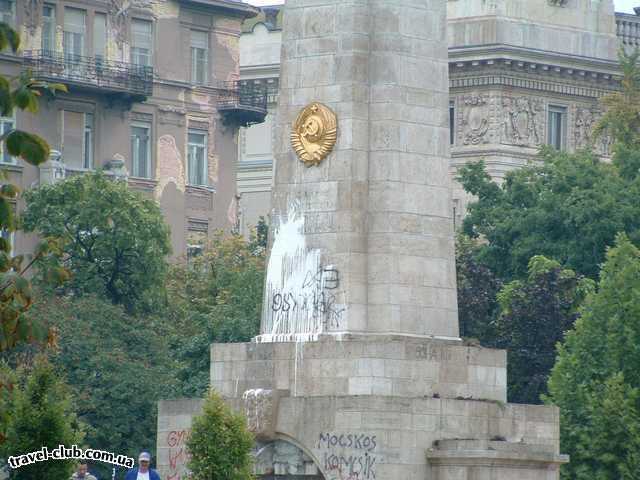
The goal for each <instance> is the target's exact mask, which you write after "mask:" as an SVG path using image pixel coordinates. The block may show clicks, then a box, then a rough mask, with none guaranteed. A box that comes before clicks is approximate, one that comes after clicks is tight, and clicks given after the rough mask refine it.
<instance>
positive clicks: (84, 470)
mask: <svg viewBox="0 0 640 480" xmlns="http://www.w3.org/2000/svg"><path fill="white" fill-rule="evenodd" d="M71 480H97V479H96V477H94V476H93V475H91V474H90V473H89V465H87V462H84V461H80V462H78V466H77V467H76V471H75V472H73V475H71Z"/></svg>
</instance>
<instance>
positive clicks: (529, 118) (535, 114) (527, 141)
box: [501, 96, 544, 147]
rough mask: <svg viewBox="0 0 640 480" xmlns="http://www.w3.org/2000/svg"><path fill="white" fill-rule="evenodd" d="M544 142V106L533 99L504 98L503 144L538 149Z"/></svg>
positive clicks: (539, 100) (536, 99)
mask: <svg viewBox="0 0 640 480" xmlns="http://www.w3.org/2000/svg"><path fill="white" fill-rule="evenodd" d="M543 142H544V104H543V102H542V100H541V99H538V98H532V97H525V96H521V97H502V138H501V143H505V144H508V145H518V146H521V147H538V146H540V145H542V143H543Z"/></svg>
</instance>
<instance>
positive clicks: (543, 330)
mask: <svg viewBox="0 0 640 480" xmlns="http://www.w3.org/2000/svg"><path fill="white" fill-rule="evenodd" d="M593 289H594V284H593V281H592V280H590V279H585V278H581V277H579V276H577V275H576V274H575V273H574V272H573V271H572V270H567V269H563V268H562V267H561V266H560V264H559V263H558V262H556V261H554V260H549V259H547V258H545V257H542V256H535V257H533V258H532V259H531V261H530V262H529V275H528V276H527V278H526V279H524V280H514V281H513V282H510V283H508V284H506V285H504V287H503V288H502V289H501V290H500V292H499V293H498V296H497V299H498V302H499V304H500V315H499V316H498V318H497V320H496V321H495V340H494V342H495V343H494V346H496V347H498V348H506V349H507V350H508V351H507V353H508V378H509V384H508V387H509V388H508V394H509V401H510V402H514V403H528V404H536V403H540V402H541V399H540V396H541V395H542V394H543V393H546V385H547V380H548V377H549V372H550V371H551V368H552V367H553V364H554V362H555V358H556V355H555V353H556V344H557V343H558V342H559V341H561V340H562V339H563V337H564V334H565V332H566V331H567V330H569V329H570V328H571V327H572V326H573V324H574V322H575V320H576V318H577V317H578V308H579V306H580V305H581V303H582V302H583V301H584V298H585V297H586V296H587V295H588V294H589V293H590V292H592V291H593Z"/></svg>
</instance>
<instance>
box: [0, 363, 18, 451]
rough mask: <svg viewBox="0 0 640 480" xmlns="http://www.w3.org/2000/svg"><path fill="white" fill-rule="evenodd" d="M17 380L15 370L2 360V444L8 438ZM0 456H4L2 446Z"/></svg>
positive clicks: (0, 367) (0, 383) (0, 442)
mask: <svg viewBox="0 0 640 480" xmlns="http://www.w3.org/2000/svg"><path fill="white" fill-rule="evenodd" d="M16 382H17V376H16V373H15V371H14V370H13V369H11V368H10V367H9V365H7V364H6V363H5V362H3V361H0V445H2V444H3V443H4V441H5V440H6V439H7V427H8V425H9V418H10V417H11V412H10V410H9V406H10V402H11V399H12V398H13V392H14V389H15V385H16ZM0 457H2V450H1V448H0Z"/></svg>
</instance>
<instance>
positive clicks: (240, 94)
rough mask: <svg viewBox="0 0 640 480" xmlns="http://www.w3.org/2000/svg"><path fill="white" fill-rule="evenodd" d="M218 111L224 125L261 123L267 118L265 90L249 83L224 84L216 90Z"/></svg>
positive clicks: (245, 125) (260, 85)
mask: <svg viewBox="0 0 640 480" xmlns="http://www.w3.org/2000/svg"><path fill="white" fill-rule="evenodd" d="M218 110H219V111H220V113H221V114H222V117H223V122H224V123H225V124H226V125H236V126H241V127H248V126H249V125H254V124H256V123H262V122H264V119H265V117H266V116H267V88H266V87H265V86H264V85H262V84H255V83H253V82H250V81H234V82H224V83H223V84H222V86H221V88H219V90H218Z"/></svg>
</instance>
